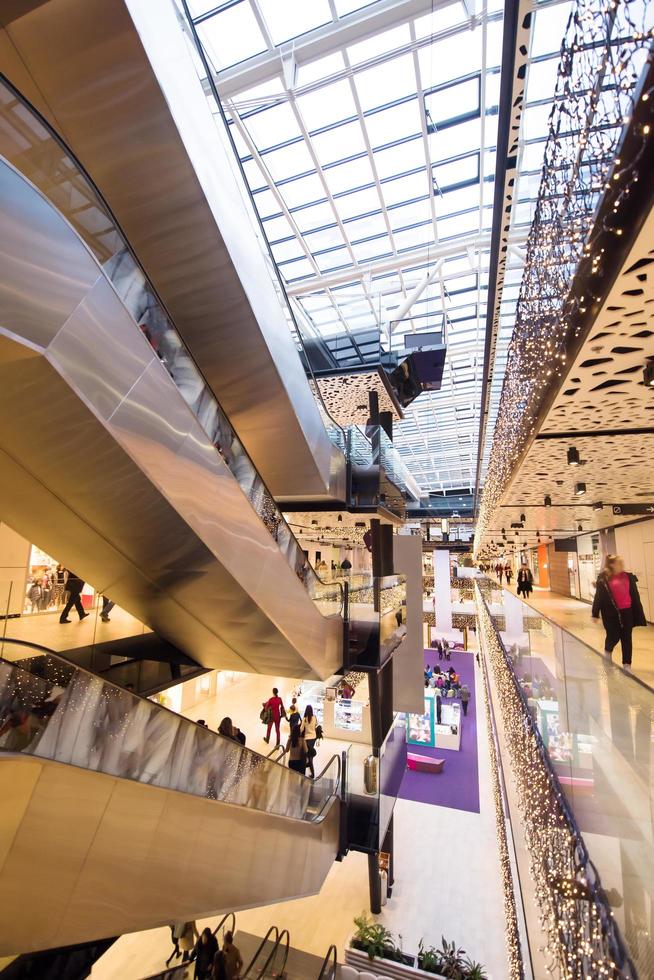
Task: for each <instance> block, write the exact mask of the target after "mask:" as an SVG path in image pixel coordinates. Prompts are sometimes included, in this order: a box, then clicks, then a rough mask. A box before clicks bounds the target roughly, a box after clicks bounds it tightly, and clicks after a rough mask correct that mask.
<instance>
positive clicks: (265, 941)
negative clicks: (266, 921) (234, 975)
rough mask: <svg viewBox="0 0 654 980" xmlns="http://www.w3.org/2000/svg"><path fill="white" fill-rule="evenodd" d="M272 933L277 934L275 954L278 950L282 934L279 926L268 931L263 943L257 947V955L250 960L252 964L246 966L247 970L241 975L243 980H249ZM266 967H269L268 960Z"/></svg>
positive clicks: (274, 947)
mask: <svg viewBox="0 0 654 980" xmlns="http://www.w3.org/2000/svg"><path fill="white" fill-rule="evenodd" d="M272 933H275V944H274V946H273V952H274V950H276V949H277V946H278V944H279V938H280V932H279V929H278V928H277V926H271V927H270V929H269V930H268V932H267V933H266V935H265V936H264V937H263V939H262V940H261V942H260V943H259V945H258V946H257V951H256V953H255V954H254V956H253V957H252V959H251V960H250V962H249V963H248V965H247V966H246V968H245V969H244V970H243V973H242V974H241V977H242V980H248V975H249V973H250V970H251V969H252V968H253V966H254V965H255V963H256V962H257V960H258V959H259V955H260V953H261V951H262V949H263V948H264V946H265V945H266V943H267V942H268V941H269V939H270V936H271V935H272ZM266 966H268V961H267V960H266ZM261 972H263V971H261Z"/></svg>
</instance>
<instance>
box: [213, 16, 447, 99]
mask: <svg viewBox="0 0 654 980" xmlns="http://www.w3.org/2000/svg"><path fill="white" fill-rule="evenodd" d="M454 2H455V0H433V2H432V0H378V2H377V3H375V4H373V5H372V6H369V7H364V8H363V9H362V10H357V11H355V12H354V13H352V14H348V15H347V16H346V17H342V18H341V19H339V20H338V21H332V22H331V23H329V24H325V25H324V26H323V27H318V28H316V29H315V30H313V31H309V32H308V33H306V34H304V35H301V36H300V37H298V38H294V39H293V40H291V41H286V42H285V43H284V44H281V45H279V46H278V47H276V48H273V49H272V50H269V51H264V52H262V53H261V54H259V55H255V56H254V57H253V58H248V60H247V61H245V62H243V63H241V64H238V65H234V67H233V68H228V69H226V70H225V71H222V72H220V73H219V76H218V77H219V83H220V94H221V97H222V98H223V99H230V98H234V97H235V96H237V95H238V94H239V92H244V91H246V90H247V89H250V88H253V87H254V86H255V85H262V84H263V83H264V82H269V81H270V80H271V79H273V78H277V77H279V75H280V74H281V73H282V58H281V52H284V51H287V50H288V51H290V50H292V51H293V58H294V60H295V63H296V64H297V65H298V66H299V65H304V64H308V63H309V62H311V61H316V60H317V59H318V58H324V57H326V56H327V55H329V54H333V53H334V52H337V51H342V50H343V48H345V47H347V46H348V45H349V44H355V43H356V42H357V41H363V40H365V39H366V38H368V37H372V36H373V35H374V34H378V33H379V32H380V31H387V30H390V29H391V28H392V27H397V26H398V25H400V24H404V23H406V22H407V21H408V20H410V19H411V18H412V17H420V16H423V15H425V14H429V13H433V12H434V10H438V9H441V8H445V7H449V6H451V5H452V3H454ZM204 19H205V18H202V20H204ZM197 22H199V21H198V20H196V23H197Z"/></svg>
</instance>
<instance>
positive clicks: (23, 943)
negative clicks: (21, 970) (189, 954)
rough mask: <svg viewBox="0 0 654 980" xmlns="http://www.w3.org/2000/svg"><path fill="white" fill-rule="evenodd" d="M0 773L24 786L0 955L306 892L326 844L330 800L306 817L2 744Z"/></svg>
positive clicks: (315, 887) (331, 852)
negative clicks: (315, 818)
mask: <svg viewBox="0 0 654 980" xmlns="http://www.w3.org/2000/svg"><path fill="white" fill-rule="evenodd" d="M26 770H27V773H28V775H27V776H25V775H24V773H25V771H26ZM35 770H36V771H37V772H38V782H37V783H36V789H35V791H34V792H33V793H32V792H30V791H29V785H30V781H32V780H34V778H35V775H34V773H35ZM7 780H10V781H12V780H13V781H15V783H16V785H17V786H19V787H20V786H23V787H25V789H24V791H23V793H22V796H21V807H20V812H18V811H17V812H16V814H15V816H14V820H13V823H12V825H11V831H13V833H12V834H10V836H11V837H12V840H11V842H10V845H9V849H8V855H7V860H6V861H5V864H4V866H3V867H2V868H1V869H0V900H2V908H3V915H2V918H1V919H0V955H8V954H11V953H18V952H27V951H30V950H36V949H43V948H46V947H48V946H55V945H66V944H69V943H76V942H84V941H86V940H90V939H96V938H99V937H102V936H111V935H117V934H119V933H124V932H136V931H140V930H142V929H150V928H154V927H155V926H159V925H164V924H167V923H168V922H170V921H172V920H175V919H184V920H187V919H196V918H197V919H199V918H203V917H205V916H209V915H212V914H216V913H219V912H221V911H223V910H224V911H228V910H231V909H234V910H237V909H239V908H246V907H248V906H252V905H261V904H267V903H271V902H277V901H281V900H283V899H288V898H295V897H299V896H301V895H307V894H314V893H316V892H317V891H319V889H320V887H321V885H322V882H323V881H324V878H325V876H326V875H327V873H328V871H329V868H330V867H331V865H332V863H333V861H334V858H335V856H336V851H337V846H338V826H339V805H338V802H337V801H336V802H335V803H334V804H332V805H331V807H330V808H329V809H328V811H327V813H326V815H325V817H324V819H323V820H322V821H321V822H320V823H318V824H313V823H310V822H307V821H298V820H290V819H287V818H284V817H274V816H270V815H269V814H266V813H261V812H256V811H252V810H250V809H249V808H248V807H235V806H230V805H229V804H223V803H219V802H216V801H213V800H205V799H203V798H201V797H191V796H187V795H186V794H184V793H175V792H171V791H169V790H164V789H158V788H156V787H152V786H147V785H145V784H143V783H136V782H129V781H127V780H122V779H118V778H116V777H113V776H107V775H104V774H102V773H97V772H91V771H87V770H83V769H77V768H75V767H74V766H68V765H63V764H60V763H56V762H49V761H47V760H40V761H39V763H38V766H35V763H34V761H33V760H30V759H28V758H25V757H22V756H19V755H11V754H8V753H3V754H1V755H0V784H2V783H3V782H5V781H7ZM21 813H22V817H21ZM262 854H265V856H266V857H265V860H262V859H261V856H262ZM26 910H29V914H27V911H26Z"/></svg>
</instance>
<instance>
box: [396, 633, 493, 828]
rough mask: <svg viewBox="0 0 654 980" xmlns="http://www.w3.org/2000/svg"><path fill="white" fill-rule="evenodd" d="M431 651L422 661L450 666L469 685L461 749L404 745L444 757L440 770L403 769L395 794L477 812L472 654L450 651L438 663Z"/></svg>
mask: <svg viewBox="0 0 654 980" xmlns="http://www.w3.org/2000/svg"><path fill="white" fill-rule="evenodd" d="M437 656H438V655H437V654H434V651H433V650H425V664H431V666H433V665H434V662H436V663H438V664H439V666H440V668H441V670H442V669H443V668H444V667H445V668H447V667H450V666H451V667H454V669H455V670H456V672H457V674H459V675H460V677H461V682H462V683H463V684H467V685H468V687H469V688H470V703H469V705H468V715H467V717H466V718H464V719H463V727H462V731H461V748H460V750H459V751H458V752H455V751H454V750H453V749H429V748H423V747H422V746H420V745H407V749H408V751H409V752H418V753H420V755H429V756H431V757H432V758H434V759H445V766H444V767H443V772H441V773H431V772H413V771H412V770H411V769H407V771H406V773H405V774H404V779H403V781H402V786H401V788H400V793H399V796H400V798H401V799H403V800H413V801H414V802H416V803H431V804H432V805H433V806H448V807H451V808H452V809H454V810H467V811H468V813H479V763H478V759H477V691H476V689H475V655H474V653H463V652H458V651H456V650H455V651H453V652H452V660H451V661H445V660H444V661H442V662H441V663H439V661H438V659H436V661H435V660H434V658H435V657H436V658H437Z"/></svg>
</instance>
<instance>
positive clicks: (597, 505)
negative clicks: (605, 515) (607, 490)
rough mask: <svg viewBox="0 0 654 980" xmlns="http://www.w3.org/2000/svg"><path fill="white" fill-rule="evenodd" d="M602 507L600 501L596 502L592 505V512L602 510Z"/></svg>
mask: <svg viewBox="0 0 654 980" xmlns="http://www.w3.org/2000/svg"><path fill="white" fill-rule="evenodd" d="M603 507H604V504H603V503H602V501H601V500H596V501H595V503H594V504H593V510H602V508H603Z"/></svg>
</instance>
